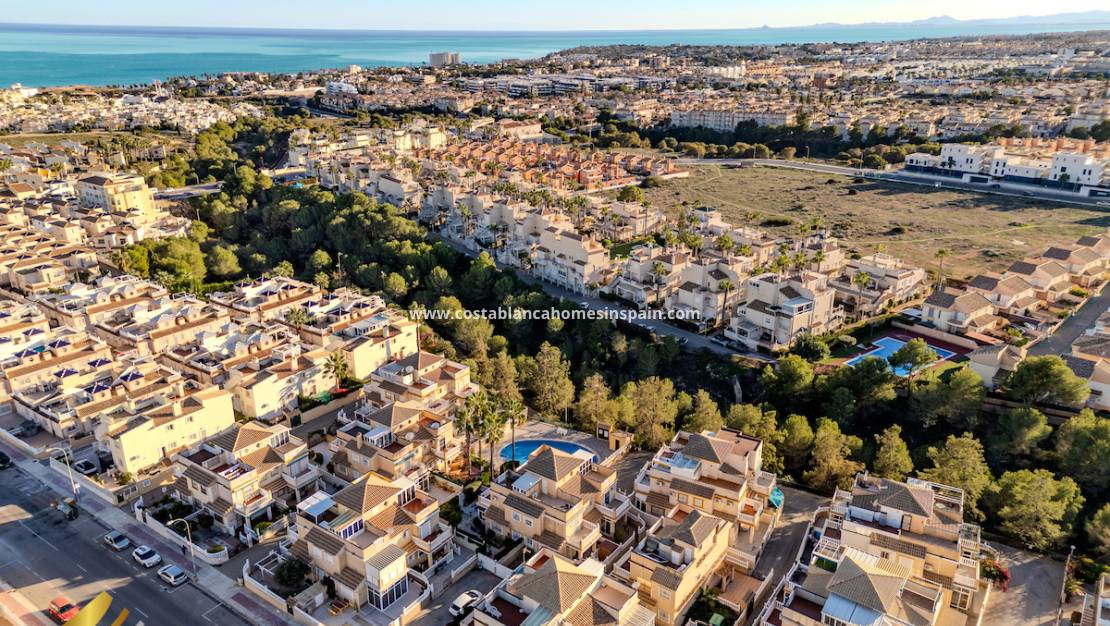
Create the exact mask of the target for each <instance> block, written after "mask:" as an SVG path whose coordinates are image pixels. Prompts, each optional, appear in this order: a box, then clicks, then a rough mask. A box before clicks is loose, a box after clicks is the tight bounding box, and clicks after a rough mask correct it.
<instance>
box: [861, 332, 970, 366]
mask: <svg viewBox="0 0 1110 626" xmlns="http://www.w3.org/2000/svg"><path fill="white" fill-rule="evenodd" d="M887 337H890V338H891V339H897V340H898V341H902V342H908V341H910V340H911V339H922V340H924V341H925V343H927V344H929V346H930V347H932V348H939V349H941V350H946V351H948V352H951V353H952V356H949V357H947V358H944V359H940V360H938V361H937V362H936V363H935V364H933V365H932V366H931V367H935V366H936V365H939V364H940V363H943V362H944V361H951V360H952V359H955V358H957V357H961V356H964V355H965V354H967V353H968V352H970V350H968V349H967V348H965V347H963V346H957V345H954V344H951V343H948V342H946V341H941V340H939V339H934V338H932V337H926V336H925V335H919V334H917V333H915V332H911V331H907V330H895V331H891V332H887V333H883V334H882V335H879V336H878V337H871V338H869V339H867V341H866V342H861V343H860V344H859V346H860V352H859V353H858V354H854V355H852V356H850V357H848V358H846V359H843V360H841V361H840V364H841V365H848V364H849V363H850V362H851V361H852V360H854V359H858V358H860V357H863V356H866V355H867V354H869V353H870V352H872V351H873V350H875V349H877V348H879V346H878V345H875V342H876V341H879V340H881V339H885V338H887Z"/></svg>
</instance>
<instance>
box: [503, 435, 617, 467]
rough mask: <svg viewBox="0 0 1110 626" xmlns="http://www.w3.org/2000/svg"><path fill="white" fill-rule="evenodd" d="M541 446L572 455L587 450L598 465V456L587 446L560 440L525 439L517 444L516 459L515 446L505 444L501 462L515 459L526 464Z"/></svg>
mask: <svg viewBox="0 0 1110 626" xmlns="http://www.w3.org/2000/svg"><path fill="white" fill-rule="evenodd" d="M540 446H551V447H552V448H555V449H556V450H561V451H563V452H569V453H571V454H574V453H575V452H578V451H579V450H585V451H586V452H589V453H590V456H592V457H593V461H594V463H597V461H598V458H597V455H596V454H594V453H593V451H592V450H590V449H589V448H587V447H586V446H581V445H578V444H577V443H571V442H569V441H558V440H555V439H524V440H521V441H518V442H516V456H515V457H514V456H513V444H511V443H508V444H505V447H503V448H501V460H502V461H511V460H514V458H515V460H516V461H517V462H518V463H524V462H525V461H527V460H528V457H529V456H531V455H532V453H533V452H535V451H536V449H537V448H539V447H540Z"/></svg>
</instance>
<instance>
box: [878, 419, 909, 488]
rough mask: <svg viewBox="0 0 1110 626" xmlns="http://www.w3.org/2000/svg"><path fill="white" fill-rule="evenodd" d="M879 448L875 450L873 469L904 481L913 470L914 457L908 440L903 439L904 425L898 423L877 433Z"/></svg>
mask: <svg viewBox="0 0 1110 626" xmlns="http://www.w3.org/2000/svg"><path fill="white" fill-rule="evenodd" d="M875 443H877V444H878V446H879V448H878V450H876V452H875V462H874V463H873V464H872V466H871V467H872V469H874V471H875V473H876V474H878V475H879V476H882V477H883V478H889V479H891V480H897V481H903V480H905V479H906V475H907V474H909V473H910V472H912V471H913V459H911V458H910V450H909V448H907V447H906V442H905V441H903V440H902V427H901V426H898V425H897V424H896V425H894V426H891V427H890V428H887V429H886V430H884V431H883V432H881V433H879V434H878V435H875Z"/></svg>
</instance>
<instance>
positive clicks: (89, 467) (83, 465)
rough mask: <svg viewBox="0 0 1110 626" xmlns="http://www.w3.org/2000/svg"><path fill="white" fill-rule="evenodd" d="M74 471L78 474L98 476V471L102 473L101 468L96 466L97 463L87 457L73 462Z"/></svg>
mask: <svg viewBox="0 0 1110 626" xmlns="http://www.w3.org/2000/svg"><path fill="white" fill-rule="evenodd" d="M73 471H75V472H77V473H78V474H84V475H85V476H96V475H97V474H98V473H100V470H99V469H97V467H96V463H93V462H92V461H87V460H85V459H81V460H79V461H77V462H75V463H74V464H73Z"/></svg>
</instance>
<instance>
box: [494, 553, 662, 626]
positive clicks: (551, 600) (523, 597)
mask: <svg viewBox="0 0 1110 626" xmlns="http://www.w3.org/2000/svg"><path fill="white" fill-rule="evenodd" d="M472 616H473V620H474V623H475V624H479V625H480V626H517V625H521V624H530V625H531V624H535V625H536V626H553V625H555V624H574V625H576V626H595V625H596V626H603V625H606V624H621V625H622V626H653V625H654V624H655V613H654V612H653V611H652V610H651V609H650V608H648V607H646V606H644V603H643V602H641V600H640V596H639V594H638V593H637V591H636V589H634V588H633V587H631V586H629V585H626V584H624V583H622V582H620V581H618V580H616V579H615V578H613V577H611V576H608V575H606V574H605V567H604V565H602V563H600V562H599V561H597V560H595V559H587V560H585V561H583V562H581V563H577V564H576V563H575V562H574V561H572V560H570V559H568V558H566V557H565V556H563V555H561V554H558V553H556V552H553V551H552V550H550V549H548V548H541V549H540V550H539V551H537V552H536V553H535V554H534V555H532V557H531V558H530V559H528V561H527V562H526V563H524V565H523V566H522V567H521V568H520V569H518V570H517V571H515V572H513V574H512V575H510V576H509V577H508V578H506V579H505V580H504V581H502V582H501V584H500V585H498V586H497V587H495V588H494V590H493V591H491V592H490V593H488V594H486V597H485V598H483V599H482V601H481V602H480V603H479V604H478V606H477V607H476V608H475V610H474V613H473V614H472Z"/></svg>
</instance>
